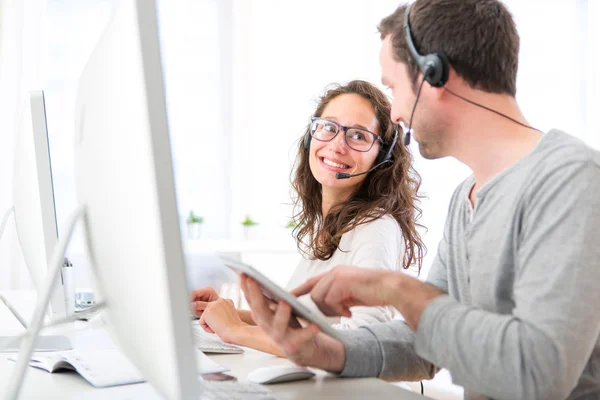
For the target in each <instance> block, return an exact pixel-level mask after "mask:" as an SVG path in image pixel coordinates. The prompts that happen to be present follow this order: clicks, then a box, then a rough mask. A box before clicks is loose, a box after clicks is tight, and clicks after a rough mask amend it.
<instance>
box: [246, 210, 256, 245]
mask: <svg viewBox="0 0 600 400" xmlns="http://www.w3.org/2000/svg"><path fill="white" fill-rule="evenodd" d="M256 225H258V222H255V221H253V220H252V218H250V216H249V215H246V219H245V220H243V221H242V226H243V227H244V239H246V240H248V238H249V237H250V229H251V228H252V227H253V226H256Z"/></svg>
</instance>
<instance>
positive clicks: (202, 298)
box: [190, 286, 219, 317]
mask: <svg viewBox="0 0 600 400" xmlns="http://www.w3.org/2000/svg"><path fill="white" fill-rule="evenodd" d="M217 300H219V295H218V293H217V292H216V291H215V289H213V288H211V287H210V286H207V287H204V288H202V289H196V290H194V291H193V292H192V293H191V294H190V308H191V311H192V313H194V315H195V316H197V317H201V316H202V313H203V312H204V309H205V308H206V307H207V306H208V304H209V303H211V302H213V301H217Z"/></svg>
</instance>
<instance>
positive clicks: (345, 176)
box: [335, 160, 392, 179]
mask: <svg viewBox="0 0 600 400" xmlns="http://www.w3.org/2000/svg"><path fill="white" fill-rule="evenodd" d="M389 162H392V160H384V161H382V162H380V163H379V164H376V165H374V166H373V167H371V168H369V169H368V170H366V171H365V172H361V173H359V174H346V173H345V172H336V173H335V179H348V178H354V177H355V176H360V175H364V174H368V173H369V172H371V171H373V170H375V169H377V168H379V167H381V166H382V165H383V164H386V163H389Z"/></svg>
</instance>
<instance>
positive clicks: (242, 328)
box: [221, 322, 250, 346]
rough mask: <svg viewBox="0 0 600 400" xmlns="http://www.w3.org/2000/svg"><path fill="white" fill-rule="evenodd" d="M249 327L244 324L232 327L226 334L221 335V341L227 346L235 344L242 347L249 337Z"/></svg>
mask: <svg viewBox="0 0 600 400" xmlns="http://www.w3.org/2000/svg"><path fill="white" fill-rule="evenodd" d="M249 327H250V326H249V325H248V324H246V323H244V322H242V324H240V325H236V326H232V327H230V328H229V329H228V330H227V333H226V334H225V335H223V336H224V337H222V338H221V339H223V341H224V342H226V343H229V344H235V345H238V346H244V345H245V343H246V342H247V339H248V337H249V336H250V335H249V329H248V328H249Z"/></svg>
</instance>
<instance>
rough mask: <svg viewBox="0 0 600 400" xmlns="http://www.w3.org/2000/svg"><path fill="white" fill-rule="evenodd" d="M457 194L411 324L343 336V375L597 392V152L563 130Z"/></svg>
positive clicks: (511, 394) (477, 391) (468, 393)
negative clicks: (443, 374)
mask: <svg viewBox="0 0 600 400" xmlns="http://www.w3.org/2000/svg"><path fill="white" fill-rule="evenodd" d="M473 184H474V178H473V177H470V178H468V179H467V180H466V181H465V182H463V183H462V184H461V185H460V186H459V187H458V188H457V189H456V191H455V193H454V195H453V197H452V201H451V203H450V208H449V212H448V218H447V221H446V226H445V229H444V236H443V238H442V240H441V242H440V245H439V248H438V252H437V255H436V258H435V261H434V262H433V264H432V266H431V270H430V272H429V276H428V278H427V282H428V283H430V284H431V285H434V286H436V287H438V288H439V289H440V290H442V291H444V292H445V293H447V295H445V296H441V297H438V298H436V299H434V300H433V301H432V302H431V303H430V304H429V305H428V306H427V307H426V308H425V310H424V312H423V314H422V316H421V320H420V322H419V327H418V330H417V332H413V331H411V330H410V329H409V328H408V326H407V325H406V324H405V323H403V322H401V321H392V322H389V323H386V324H379V325H371V326H366V327H362V328H360V329H357V330H354V331H348V332H344V335H345V336H346V338H347V344H346V365H345V368H344V371H343V372H342V376H379V377H381V378H384V379H388V380H419V379H423V378H428V377H429V378H430V377H432V376H433V375H434V374H435V372H436V371H437V368H438V367H443V368H447V369H448V370H449V371H450V373H451V374H452V378H453V381H454V383H456V384H458V385H462V386H463V387H464V388H465V398H467V399H485V398H494V399H511V400H514V399H565V398H568V399H600V153H598V152H597V151H594V150H592V149H590V148H589V147H587V146H586V145H585V144H583V143H582V142H581V141H579V140H577V139H575V138H573V137H571V136H569V135H567V134H565V133H562V132H560V131H556V130H553V131H550V132H548V133H547V134H545V135H544V136H543V137H542V139H541V140H540V142H539V143H538V145H537V146H536V148H535V149H534V150H533V151H532V152H531V153H530V154H529V155H527V156H526V157H525V158H523V159H522V160H520V161H519V162H518V163H516V164H515V165H513V166H511V167H510V168H508V169H506V170H505V171H503V172H502V173H500V174H499V175H497V176H496V177H495V178H493V179H492V180H491V181H489V182H488V183H487V184H485V185H484V186H483V187H481V189H480V190H479V191H478V192H477V193H476V206H475V209H473V208H472V206H471V203H470V201H469V199H468V197H469V193H470V191H471V188H472V187H473Z"/></svg>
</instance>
